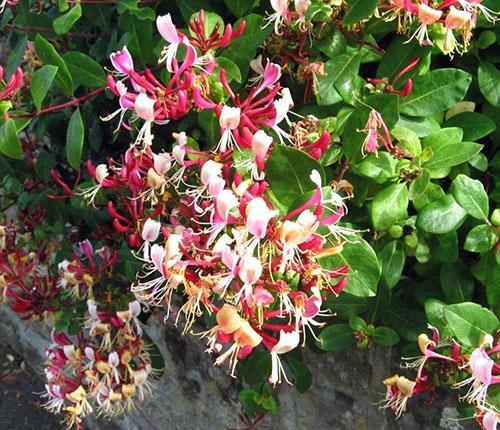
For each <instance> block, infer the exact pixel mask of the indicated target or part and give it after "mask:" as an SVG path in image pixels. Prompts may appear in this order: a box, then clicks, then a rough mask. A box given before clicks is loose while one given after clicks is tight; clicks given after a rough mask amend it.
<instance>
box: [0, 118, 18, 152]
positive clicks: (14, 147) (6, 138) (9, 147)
mask: <svg viewBox="0 0 500 430" xmlns="http://www.w3.org/2000/svg"><path fill="white" fill-rule="evenodd" d="M0 152H1V153H2V154H3V155H6V156H7V157H10V158H17V159H18V160H20V159H21V158H23V147H22V146H21V141H20V140H19V137H18V135H17V128H16V123H15V122H14V120H13V119H11V118H7V119H6V120H5V122H4V123H3V125H2V128H1V129H0Z"/></svg>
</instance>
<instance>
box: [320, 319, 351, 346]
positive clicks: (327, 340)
mask: <svg viewBox="0 0 500 430" xmlns="http://www.w3.org/2000/svg"><path fill="white" fill-rule="evenodd" d="M318 337H319V341H318V342H316V345H317V346H318V347H319V348H320V349H322V350H324V351H332V352H338V351H343V350H344V349H347V348H349V347H350V346H352V345H354V332H353V330H352V329H351V327H349V324H332V325H330V326H328V327H326V328H324V329H323V330H321V333H320V334H319V336H318Z"/></svg>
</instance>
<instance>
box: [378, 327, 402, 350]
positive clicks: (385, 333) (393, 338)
mask: <svg viewBox="0 0 500 430" xmlns="http://www.w3.org/2000/svg"><path fill="white" fill-rule="evenodd" d="M373 341H374V342H375V343H376V344H377V345H382V346H393V345H396V344H397V343H398V342H399V341H400V339H399V336H398V334H397V333H396V332H395V331H394V330H393V329H391V328H389V327H377V328H376V329H375V333H374V335H373Z"/></svg>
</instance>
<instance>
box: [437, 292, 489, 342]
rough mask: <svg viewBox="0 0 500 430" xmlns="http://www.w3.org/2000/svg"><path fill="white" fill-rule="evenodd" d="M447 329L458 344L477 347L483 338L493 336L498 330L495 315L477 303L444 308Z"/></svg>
mask: <svg viewBox="0 0 500 430" xmlns="http://www.w3.org/2000/svg"><path fill="white" fill-rule="evenodd" d="M444 317H445V319H446V322H447V323H448V327H449V328H450V330H451V331H452V332H453V334H454V335H455V337H456V338H457V339H458V340H459V342H461V343H464V344H466V345H468V346H471V347H477V346H479V344H480V342H481V341H482V340H483V338H484V336H485V335H487V334H490V335H493V334H495V331H496V330H497V328H498V318H497V317H496V316H495V314H494V313H493V312H491V311H489V310H488V309H486V308H483V307H482V306H481V305H479V304H477V303H471V302H467V303H458V304H454V305H448V306H446V307H445V308H444Z"/></svg>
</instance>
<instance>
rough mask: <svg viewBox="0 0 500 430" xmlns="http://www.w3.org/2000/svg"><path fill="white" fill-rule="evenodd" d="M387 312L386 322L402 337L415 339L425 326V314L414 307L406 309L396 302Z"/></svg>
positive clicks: (410, 339)
mask: <svg viewBox="0 0 500 430" xmlns="http://www.w3.org/2000/svg"><path fill="white" fill-rule="evenodd" d="M395 305H396V306H397V307H396V306H395V307H393V308H392V309H390V310H389V312H388V323H390V325H391V327H393V328H394V330H396V332H397V333H398V334H399V335H400V336H401V337H402V338H404V339H406V340H409V341H416V340H417V338H418V335H419V334H420V333H423V332H424V331H425V328H426V320H425V316H424V315H423V314H422V313H421V312H419V311H416V310H414V309H407V308H404V307H403V306H401V305H400V304H399V305H398V303H395Z"/></svg>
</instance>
